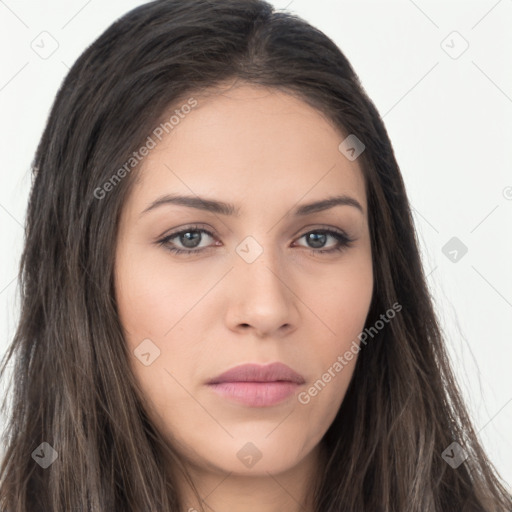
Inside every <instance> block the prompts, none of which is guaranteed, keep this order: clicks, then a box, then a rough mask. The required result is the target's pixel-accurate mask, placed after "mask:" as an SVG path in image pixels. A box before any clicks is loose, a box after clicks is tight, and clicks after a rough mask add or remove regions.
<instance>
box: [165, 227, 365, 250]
mask: <svg viewBox="0 0 512 512" xmlns="http://www.w3.org/2000/svg"><path fill="white" fill-rule="evenodd" d="M194 231H197V232H201V233H206V234H207V235H208V236H211V237H212V238H215V235H214V234H213V233H211V232H210V231H208V230H207V229H204V228H200V227H199V226H189V227H188V228H186V229H182V230H180V231H176V232H174V233H171V234H169V235H167V236H165V237H164V238H162V239H161V240H158V241H157V244H158V245H160V246H163V247H164V248H165V249H166V250H167V251H170V252H171V253H173V254H182V255H184V256H191V255H192V254H197V253H200V252H203V251H205V250H207V249H211V248H212V246H209V247H202V248H200V249H180V248H178V247H172V246H170V245H169V242H170V241H171V240H172V239H173V238H176V237H178V236H179V235H182V234H184V233H189V232H194ZM310 233H321V234H324V235H330V236H332V237H334V238H335V239H336V240H337V241H338V246H337V247H334V248H333V249H314V248H312V247H304V249H309V250H310V251H311V252H312V253H315V254H318V253H320V254H332V253H335V252H341V251H343V250H344V249H346V248H349V247H352V243H353V242H354V241H355V239H353V238H350V237H349V236H347V235H346V234H345V233H343V232H341V231H335V230H333V229H330V228H329V229H314V230H311V231H308V232H306V233H304V234H303V235H301V236H300V237H299V239H300V238H302V237H304V236H306V235H309V234H310ZM302 247H303V246H302Z"/></svg>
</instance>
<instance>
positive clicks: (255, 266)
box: [235, 235, 286, 293]
mask: <svg viewBox="0 0 512 512" xmlns="http://www.w3.org/2000/svg"><path fill="white" fill-rule="evenodd" d="M257 236H258V239H259V241H258V240H257V239H256V238H255V237H254V236H252V235H249V236H247V237H246V238H245V239H244V240H242V242H240V243H239V244H238V246H237V247H236V253H237V255H238V258H237V261H236V264H235V267H236V273H237V274H238V277H239V278H240V279H241V280H243V281H245V282H247V283H250V285H251V286H252V287H253V288H254V289H263V290H264V291H265V292H266V293H269V292H271V291H272V292H274V291H276V292H277V291H279V292H280V293H283V291H282V288H283V287H284V288H286V287H285V286H284V283H283V281H284V280H285V276H284V274H283V272H284V265H283V261H282V258H281V255H280V253H279V249H278V248H277V247H276V246H275V244H274V242H273V241H272V237H271V236H266V237H265V239H264V240H263V237H262V236H261V235H257Z"/></svg>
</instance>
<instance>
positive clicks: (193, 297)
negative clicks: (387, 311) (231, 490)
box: [115, 85, 373, 475]
mask: <svg viewBox="0 0 512 512" xmlns="http://www.w3.org/2000/svg"><path fill="white" fill-rule="evenodd" d="M195 99H196V101H197V105H196V106H195V107H194V108H191V109H188V108H185V109H182V110H181V111H180V112H181V115H180V116H179V122H177V123H175V124H174V126H173V128H172V130H170V131H169V134H168V135H166V136H165V137H162V140H161V141H159V139H158V138H156V137H155V136H152V137H153V139H154V141H155V143H156V145H155V147H152V148H151V149H150V151H149V154H148V155H147V156H146V157H145V159H144V160H143V162H142V163H141V164H139V165H140V168H139V169H137V170H136V172H140V173H141V174H140V178H141V179H140V180H138V182H137V183H135V184H134V188H133V189H132V193H131V195H130V197H129V199H128V200H127V202H126V203H125V205H124V208H123V212H122V217H121V225H120V231H119V238H118V244H117V253H116V272H115V278H116V296H117V301H118V308H119V314H120V319H121V322H122V325H123V328H124V331H125V337H126V342H127V343H128V345H129V351H130V354H131V366H132V369H133V371H134V373H135V376H136V378H137V380H138V382H139V383H140V386H141V388H142V390H143V392H144V395H145V397H146V399H147V401H148V404H147V405H148V407H150V408H151V410H152V412H151V414H152V416H153V419H154V421H155V423H156V424H157V425H158V427H159V428H160V429H161V430H162V431H163V432H164V434H165V435H167V436H168V438H169V439H171V438H172V439H174V440H175V446H176V448H177V450H178V452H179V453H181V455H183V456H184V457H185V459H186V460H187V461H188V462H189V463H190V464H191V465H193V466H194V467H199V468H206V469H208V470H213V471H221V472H222V473H225V472H234V473H240V474H252V475H257V474H259V475H265V474H266V472H270V473H272V474H276V473H278V472H281V471H285V470H289V469H291V468H293V467H295V466H297V465H298V464H300V463H301V462H302V461H304V460H305V459H306V457H307V456H308V455H311V454H312V453H315V451H316V450H315V448H317V447H318V444H319V442H320V440H321V438H322V436H323V435H324V433H325V432H326V430H327V429H328V427H329V426H330V424H331V423H332V421H333V419H334V417H335V416H336V413H337V411H338V409H339V406H340V404H341V402H342V401H343V397H344V395H345V392H346V389H347V387H348V385H349V381H350V379H351V376H352V374H353V369H354V366H355V363H356V358H357V355H356V356H354V357H353V358H352V359H351V360H348V359H347V358H343V355H344V353H345V352H347V351H350V349H351V347H352V353H356V354H357V350H353V348H354V347H357V345H358V339H357V336H358V334H359V333H360V332H361V331H362V330H363V328H364V323H365V319H366V316H367V313H368V310H369V306H370V301H371V297H372V291H373V275H372V255H371V247H370V237H369V229H368V216H367V204H366V196H365V187H364V180H363V175H362V172H361V169H360V167H359V165H358V162H357V159H356V160H353V161H352V160H350V159H348V158H347V157H346V156H345V155H344V154H343V153H342V152H341V151H340V150H339V149H338V147H339V145H340V143H341V142H342V141H343V139H344V137H343V136H342V135H341V134H340V133H339V132H338V130H336V129H334V128H333V126H332V125H331V124H330V123H329V122H328V121H326V119H325V118H324V117H323V116H322V115H321V114H320V113H319V112H318V111H317V110H315V109H313V108H312V107H310V106H308V105H307V104H306V103H304V102H302V101H300V100H298V99H296V98H294V97H292V96H290V95H287V94H285V93H282V92H277V91H274V90H269V89H264V88H261V87H255V86H249V85H242V86H238V87H236V88H233V89H230V90H226V91H225V92H224V93H219V94H217V95H211V96H209V97H204V98H201V97H199V96H196V97H195ZM184 103H186V102H184ZM183 112H187V113H186V114H184V113H183ZM171 114H173V112H170V114H169V117H170V115H171ZM149 146H153V144H152V143H149ZM171 196H172V197H177V196H184V197H186V198H190V199H189V200H188V201H189V202H188V205H187V204H184V203H185V201H181V202H179V201H175V202H171V201H170V200H169V201H166V199H170V198H171ZM337 196H346V198H350V199H349V200H348V202H347V201H345V202H343V201H340V203H338V204H334V203H332V204H331V205H325V204H324V205H323V206H322V204H323V203H322V202H323V201H325V200H326V199H332V198H334V197H337ZM199 198H201V199H203V200H204V202H202V203H201V202H199V203H198V200H199ZM206 201H208V202H206ZM220 203H222V205H225V204H229V205H232V207H231V206H230V207H229V208H227V207H226V206H222V207H221V206H219V204H220ZM314 203H316V204H317V206H309V207H308V208H305V205H313V204H314ZM357 204H359V205H360V207H361V209H359V208H358V207H357ZM194 205H195V206H194ZM355 205H356V206H355ZM327 206H330V207H327ZM301 209H302V211H300V210H301ZM231 210H232V211H231ZM326 230H328V231H332V232H334V234H333V233H328V232H326ZM179 232H183V233H181V235H180V234H176V233H179ZM337 233H340V234H341V238H339V239H338V238H337ZM170 235H172V236H170ZM344 236H345V237H348V238H350V239H352V240H353V241H352V242H351V243H350V244H349V245H344V240H345V238H344ZM173 248H175V249H179V250H182V251H186V252H183V253H173V252H172V251H171V250H172V249H173ZM336 249H341V250H336ZM322 250H324V251H329V252H323V253H322V252H321V251H322ZM340 358H342V359H343V361H344V363H341V362H340ZM276 362H278V363H282V364H283V365H287V366H288V367H289V368H291V369H292V370H293V371H294V372H295V373H296V374H298V375H294V376H293V377H292V376H291V375H290V374H287V373H283V372H281V373H280V372H279V369H278V370H276V371H269V372H266V371H265V367H266V366H268V365H269V364H271V363H276ZM245 364H252V365H259V366H261V367H263V369H262V368H259V370H262V371H260V372H258V371H256V373H247V372H244V371H243V369H242V371H241V372H235V374H234V375H231V376H228V377H226V379H224V380H225V382H223V383H219V382H218V383H217V384H215V385H213V384H209V383H210V382H211V381H212V379H213V380H214V381H215V380H216V379H215V377H218V376H219V375H221V374H222V373H224V372H226V371H227V370H230V369H232V368H234V367H238V366H240V365H245ZM340 367H341V369H340ZM257 370H258V368H257ZM217 380H219V379H217ZM220 380H222V379H220Z"/></svg>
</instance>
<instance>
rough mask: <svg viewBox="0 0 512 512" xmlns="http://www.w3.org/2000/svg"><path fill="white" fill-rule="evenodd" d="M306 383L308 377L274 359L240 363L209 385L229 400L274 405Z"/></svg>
mask: <svg viewBox="0 0 512 512" xmlns="http://www.w3.org/2000/svg"><path fill="white" fill-rule="evenodd" d="M304 383H305V379H304V377H303V376H302V375H300V374H299V373H297V372H295V371H294V370H292V369H291V368H290V367H289V366H287V365H285V364H283V363H272V364H269V365H264V366H262V365H257V364H244V365H241V366H236V367H234V368H231V369H230V370H228V371H227V372H224V373H222V374H221V375H218V376H217V377H214V378H213V379H211V380H210V381H208V383H207V385H208V387H210V389H212V390H213V391H214V392H216V393H217V394H218V395H220V396H221V397H223V398H225V399H227V400H231V401H234V402H237V403H241V404H244V405H246V406H249V407H270V406H273V405H277V404H279V403H281V402H283V401H285V400H286V399H287V398H289V397H290V396H291V395H293V394H294V393H295V391H296V390H297V388H299V387H300V386H301V385H302V384H304Z"/></svg>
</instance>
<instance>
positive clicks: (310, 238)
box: [299, 229, 354, 254]
mask: <svg viewBox="0 0 512 512" xmlns="http://www.w3.org/2000/svg"><path fill="white" fill-rule="evenodd" d="M301 238H305V239H306V242H307V243H309V244H312V246H310V247H306V248H307V249H310V250H311V251H312V252H314V253H320V254H324V253H333V252H338V251H342V250H343V249H345V248H347V247H351V245H352V243H353V242H354V239H353V238H350V237H349V236H348V235H346V234H345V233H343V232H342V231H335V230H334V229H315V230H313V231H308V232H307V233H305V234H304V235H302V236H301V237H300V238H299V240H300V239H301ZM329 238H334V240H335V241H336V243H335V244H334V247H331V248H329V249H324V247H325V244H326V241H327V240H328V239H329Z"/></svg>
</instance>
